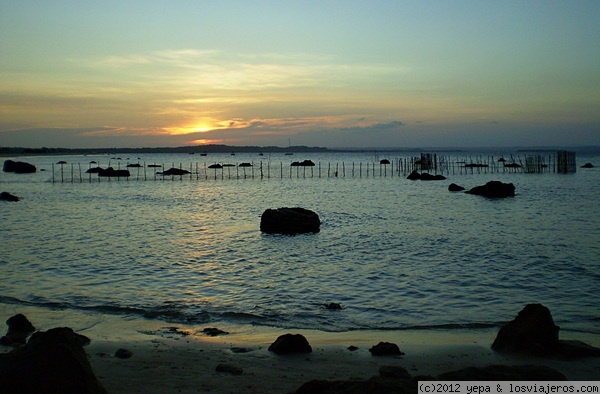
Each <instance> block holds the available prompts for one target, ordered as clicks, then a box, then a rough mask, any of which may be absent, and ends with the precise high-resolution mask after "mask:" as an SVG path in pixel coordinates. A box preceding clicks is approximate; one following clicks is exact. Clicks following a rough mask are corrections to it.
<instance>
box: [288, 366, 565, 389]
mask: <svg viewBox="0 0 600 394" xmlns="http://www.w3.org/2000/svg"><path fill="white" fill-rule="evenodd" d="M419 380H421V381H423V380H428V381H435V380H451V381H460V380H462V381H527V380H538V381H542V380H546V381H565V380H567V378H566V377H565V376H564V375H563V374H562V373H560V372H558V371H557V370H555V369H552V368H548V367H538V366H531V365H519V366H508V365H490V366H487V367H482V368H480V367H471V368H464V369H459V370H456V371H450V372H446V373H443V374H440V375H438V376H436V377H433V376H414V377H413V376H411V375H410V373H409V372H408V371H406V370H405V369H404V368H402V367H382V368H380V370H379V376H374V377H372V378H370V379H368V380H347V381H342V380H337V381H328V380H311V381H310V382H307V383H304V384H303V385H302V386H300V388H299V389H298V390H296V393H297V394H308V393H311V394H325V393H327V394H363V393H381V394H388V393H389V394H392V393H395V394H409V393H410V394H414V393H416V392H418V383H419Z"/></svg>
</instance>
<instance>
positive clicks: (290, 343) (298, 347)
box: [268, 334, 312, 354]
mask: <svg viewBox="0 0 600 394" xmlns="http://www.w3.org/2000/svg"><path fill="white" fill-rule="evenodd" d="M268 350H269V351H270V352H274V353H277V354H296V353H311V352H312V347H311V346H310V344H309V343H308V340H306V338H305V337H304V336H303V335H301V334H295V335H294V334H285V335H281V336H280V337H278V338H277V339H276V340H275V342H273V343H272V344H271V346H269V349H268Z"/></svg>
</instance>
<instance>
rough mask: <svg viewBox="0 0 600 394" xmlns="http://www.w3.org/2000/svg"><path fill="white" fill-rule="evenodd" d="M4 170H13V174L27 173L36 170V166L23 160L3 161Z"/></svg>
mask: <svg viewBox="0 0 600 394" xmlns="http://www.w3.org/2000/svg"><path fill="white" fill-rule="evenodd" d="M3 171H4V172H14V173H15V174H29V173H33V172H36V171H37V168H36V167H35V166H34V165H33V164H29V163H26V162H24V161H13V160H5V161H4V167H3Z"/></svg>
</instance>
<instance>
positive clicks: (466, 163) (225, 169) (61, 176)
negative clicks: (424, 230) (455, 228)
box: [52, 155, 575, 183]
mask: <svg viewBox="0 0 600 394" xmlns="http://www.w3.org/2000/svg"><path fill="white" fill-rule="evenodd" d="M557 158H558V159H560V156H552V155H549V156H548V161H547V162H546V158H545V157H543V156H540V155H537V156H528V157H525V160H522V159H521V158H517V159H514V158H512V157H511V158H510V159H508V160H507V159H504V158H501V159H498V160H496V159H495V158H494V157H493V156H469V157H465V158H463V159H461V158H458V157H457V158H455V159H454V160H451V159H450V157H449V156H439V155H427V156H422V157H421V158H417V157H412V158H402V159H397V160H381V161H379V162H368V163H363V162H358V163H356V162H351V163H345V162H336V163H331V162H327V163H321V162H317V163H314V166H301V165H295V166H294V165H289V164H285V165H284V163H283V162H279V163H277V164H274V163H272V162H270V161H260V162H259V163H256V164H255V163H245V164H246V165H245V166H240V165H233V164H225V165H220V166H217V168H214V167H215V165H214V164H210V165H209V164H207V163H198V162H195V163H189V166H188V165H184V164H183V163H179V164H178V166H176V165H175V163H171V168H175V169H179V170H185V171H187V173H186V174H183V175H164V174H162V172H164V171H166V169H165V165H164V164H160V165H157V164H156V163H153V164H151V165H150V166H147V165H146V163H143V164H141V163H132V164H133V166H130V165H131V164H128V165H127V166H126V167H125V168H126V169H128V170H130V176H129V177H123V178H124V180H127V181H128V180H130V179H135V180H144V181H147V180H154V181H160V180H162V181H165V180H175V179H179V180H183V179H190V180H193V179H196V180H201V179H205V180H208V179H215V180H217V179H248V178H251V179H254V178H259V179H264V178H267V179H270V178H280V179H284V178H314V177H317V178H333V177H359V178H362V177H367V178H368V177H388V176H390V177H393V176H403V177H405V176H407V175H408V174H409V173H411V172H412V171H417V172H420V173H422V172H429V173H431V174H441V175H463V174H481V173H507V172H508V173H521V172H529V173H543V172H574V170H573V168H574V165H575V159H574V155H573V156H571V155H569V156H568V163H567V165H568V166H569V167H568V168H567V169H565V168H563V167H564V166H565V164H564V163H563V162H561V161H560V160H557ZM57 165H58V166H59V167H58V168H57V167H56V166H55V165H54V164H52V182H53V183H55V182H60V183H65V182H72V183H73V182H84V181H89V182H101V181H102V180H103V179H104V180H105V181H109V182H110V181H121V177H111V176H108V177H100V176H98V174H95V173H86V172H84V171H83V169H82V166H81V164H80V163H76V164H75V163H71V164H70V165H67V164H66V163H63V164H57ZM65 165H67V169H66V170H65ZM108 166H109V167H111V162H110V161H109V163H108ZM211 167H213V168H211ZM90 168H92V167H91V164H90V165H89V167H88V169H90ZM150 168H151V169H152V171H148V169H150ZM117 169H118V170H120V169H121V162H120V161H119V162H117Z"/></svg>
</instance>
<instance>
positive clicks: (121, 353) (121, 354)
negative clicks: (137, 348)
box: [115, 349, 133, 359]
mask: <svg viewBox="0 0 600 394" xmlns="http://www.w3.org/2000/svg"><path fill="white" fill-rule="evenodd" d="M132 356H133V353H132V352H131V351H129V350H127V349H118V350H117V351H116V352H115V357H116V358H122V359H125V358H131V357H132Z"/></svg>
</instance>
